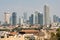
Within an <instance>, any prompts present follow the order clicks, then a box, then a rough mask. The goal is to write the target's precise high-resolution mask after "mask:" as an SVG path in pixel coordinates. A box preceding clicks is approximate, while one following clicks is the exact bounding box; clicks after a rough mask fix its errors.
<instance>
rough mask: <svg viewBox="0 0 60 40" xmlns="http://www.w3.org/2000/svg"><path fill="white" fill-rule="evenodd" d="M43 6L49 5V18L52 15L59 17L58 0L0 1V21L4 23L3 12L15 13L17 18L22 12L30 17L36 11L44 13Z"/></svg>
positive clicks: (59, 5)
mask: <svg viewBox="0 0 60 40" xmlns="http://www.w3.org/2000/svg"><path fill="white" fill-rule="evenodd" d="M45 4H48V5H49V8H50V16H51V18H52V15H53V14H56V15H57V16H60V0H0V21H4V12H9V13H12V12H16V13H17V16H22V15H23V13H24V12H27V14H28V16H30V14H32V13H34V11H36V10H38V11H39V12H42V13H44V12H43V11H44V9H43V8H44V5H45Z"/></svg>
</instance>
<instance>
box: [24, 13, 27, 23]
mask: <svg viewBox="0 0 60 40" xmlns="http://www.w3.org/2000/svg"><path fill="white" fill-rule="evenodd" d="M23 18H24V23H26V21H27V13H26V12H25V13H24V16H23Z"/></svg>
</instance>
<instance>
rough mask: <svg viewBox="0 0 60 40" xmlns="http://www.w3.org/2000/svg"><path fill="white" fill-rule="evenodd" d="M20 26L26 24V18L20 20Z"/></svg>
mask: <svg viewBox="0 0 60 40" xmlns="http://www.w3.org/2000/svg"><path fill="white" fill-rule="evenodd" d="M20 24H21V25H23V24H24V18H23V17H22V18H20Z"/></svg>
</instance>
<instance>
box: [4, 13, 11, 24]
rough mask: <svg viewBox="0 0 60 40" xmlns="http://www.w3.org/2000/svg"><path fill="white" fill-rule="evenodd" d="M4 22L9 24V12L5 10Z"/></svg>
mask: <svg viewBox="0 0 60 40" xmlns="http://www.w3.org/2000/svg"><path fill="white" fill-rule="evenodd" d="M4 15H5V19H4V20H5V24H10V13H7V12H5V13H4Z"/></svg>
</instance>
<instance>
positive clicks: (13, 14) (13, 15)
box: [12, 12, 17, 26]
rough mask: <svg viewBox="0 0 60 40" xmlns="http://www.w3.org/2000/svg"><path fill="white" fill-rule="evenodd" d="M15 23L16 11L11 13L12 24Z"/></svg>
mask: <svg viewBox="0 0 60 40" xmlns="http://www.w3.org/2000/svg"><path fill="white" fill-rule="evenodd" d="M16 23H17V16H16V12H13V13H12V25H14V26H15V25H16Z"/></svg>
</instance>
